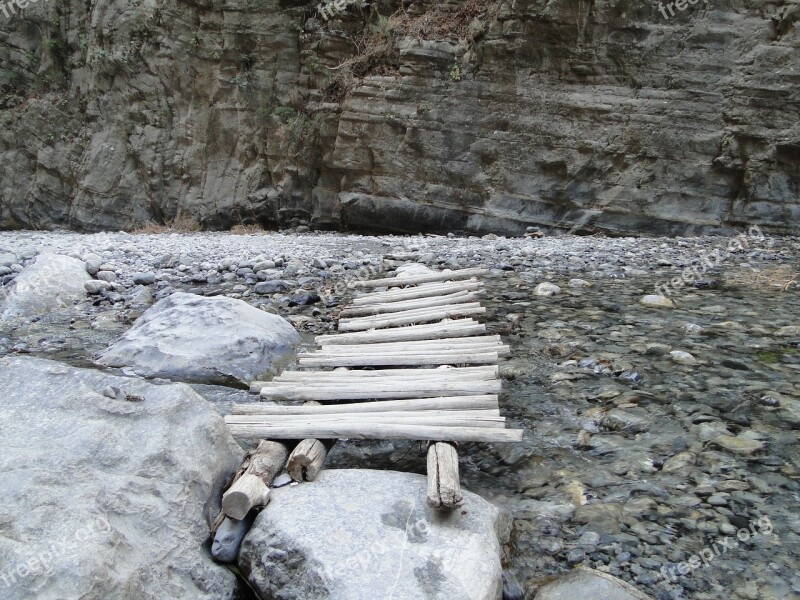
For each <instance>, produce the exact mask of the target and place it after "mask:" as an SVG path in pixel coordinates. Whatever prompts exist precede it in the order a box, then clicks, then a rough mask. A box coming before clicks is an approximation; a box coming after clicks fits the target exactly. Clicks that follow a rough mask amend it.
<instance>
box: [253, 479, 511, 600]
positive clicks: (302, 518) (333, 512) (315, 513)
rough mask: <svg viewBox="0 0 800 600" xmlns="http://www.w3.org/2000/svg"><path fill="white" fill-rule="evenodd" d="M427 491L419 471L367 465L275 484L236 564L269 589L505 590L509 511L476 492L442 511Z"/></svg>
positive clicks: (463, 594) (333, 599)
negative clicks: (279, 485)
mask: <svg viewBox="0 0 800 600" xmlns="http://www.w3.org/2000/svg"><path fill="white" fill-rule="evenodd" d="M425 493H426V479H425V477H424V476H422V475H416V474H412V473H398V472H395V471H375V470H361V469H344V470H327V471H323V472H321V473H320V475H319V476H318V477H317V479H315V480H314V481H313V482H312V483H304V484H302V485H299V486H292V487H286V488H280V489H275V490H272V492H271V496H272V500H271V502H270V504H269V505H268V506H267V507H266V508H265V509H264V511H262V512H261V514H260V515H259V516H258V518H257V519H256V521H255V524H254V525H253V528H252V529H251V530H250V532H249V533H248V534H247V537H246V538H245V540H244V543H243V545H242V549H241V552H240V554H239V566H240V568H241V569H242V571H243V573H244V574H245V575H246V576H247V577H248V579H249V581H250V584H251V585H252V586H253V587H254V588H255V589H256V590H258V591H259V593H260V595H261V596H262V597H263V598H280V599H281V600H322V599H329V600H374V599H375V598H397V599H401V598H402V599H403V600H416V599H420V600H422V599H425V600H433V599H436V600H499V598H500V596H501V593H502V574H501V567H500V545H501V540H502V541H504V538H505V537H506V535H507V533H506V532H507V525H508V520H507V519H506V518H505V516H504V515H503V514H502V513H501V512H500V511H499V510H498V509H497V508H496V507H495V506H493V505H492V504H490V503H489V502H487V501H486V500H484V499H482V498H481V497H480V496H477V495H475V494H472V493H470V492H464V496H465V503H464V507H463V509H460V510H457V511H455V512H453V513H450V514H442V513H438V512H436V511H433V510H432V509H430V508H429V507H428V505H427V502H426V497H425Z"/></svg>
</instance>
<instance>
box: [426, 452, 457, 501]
mask: <svg viewBox="0 0 800 600" xmlns="http://www.w3.org/2000/svg"><path fill="white" fill-rule="evenodd" d="M463 503H464V496H463V495H462V494H461V483H460V481H459V476H458V450H457V445H456V444H455V443H453V442H431V443H430V444H428V506H430V507H431V508H435V509H438V510H453V509H455V508H457V507H459V506H461V505H462V504H463Z"/></svg>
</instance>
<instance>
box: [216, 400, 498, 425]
mask: <svg viewBox="0 0 800 600" xmlns="http://www.w3.org/2000/svg"><path fill="white" fill-rule="evenodd" d="M373 404H379V403H377V402H375V403H373ZM401 419H429V420H435V419H439V421H438V422H439V423H441V424H442V425H447V424H449V423H450V421H451V420H452V419H457V420H460V419H474V420H476V421H491V422H493V423H504V422H505V418H504V417H501V416H500V411H499V410H496V409H489V410H467V409H465V410H419V411H416V410H415V411H410V410H400V411H385V412H369V411H366V412H357V411H353V412H348V413H329V414H324V413H322V414H309V413H301V414H295V413H290V414H283V415H226V416H225V422H226V423H236V424H240V425H241V424H246V423H253V424H261V423H266V424H272V423H290V422H298V421H307V422H310V423H318V422H319V423H322V422H334V421H335V422H340V421H341V422H346V421H348V420H350V421H353V422H361V421H377V422H385V423H391V422H395V421H398V420H401Z"/></svg>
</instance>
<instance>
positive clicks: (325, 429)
mask: <svg viewBox="0 0 800 600" xmlns="http://www.w3.org/2000/svg"><path fill="white" fill-rule="evenodd" d="M229 428H230V431H231V433H232V434H233V435H234V436H236V437H238V438H244V439H252V438H263V437H265V436H269V437H271V438H273V439H288V440H296V439H303V438H307V437H313V438H351V439H362V440H429V441H447V442H497V443H505V442H519V441H521V440H522V430H521V429H496V428H491V427H441V426H427V425H387V424H384V423H353V424H342V425H333V426H330V425H317V424H314V423H310V424H307V425H282V426H281V427H265V426H261V425H229Z"/></svg>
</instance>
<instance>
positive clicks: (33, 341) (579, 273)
mask: <svg viewBox="0 0 800 600" xmlns="http://www.w3.org/2000/svg"><path fill="white" fill-rule="evenodd" d="M790 258H791V260H795V261H796V254H791V253H790ZM495 260H496V261H497V262H496V263H495V264H496V265H497V266H499V267H500V269H496V270H494V271H493V272H492V275H491V276H490V277H488V278H487V279H486V283H487V293H486V297H485V301H484V304H485V305H486V306H487V307H488V313H487V314H486V315H485V317H486V318H485V319H484V320H485V322H486V323H487V324H488V326H489V329H490V331H492V332H497V333H501V334H502V335H503V336H504V338H505V340H506V341H507V343H509V344H510V345H511V350H512V352H511V355H510V356H509V357H507V358H506V359H504V360H502V361H501V375H502V376H503V379H504V385H503V392H502V395H501V411H502V413H503V414H504V415H505V416H507V417H508V418H509V426H514V427H521V428H524V430H525V436H524V441H523V443H521V444H513V445H501V444H497V445H486V444H464V445H462V446H461V447H460V450H459V453H460V456H461V469H462V473H461V478H462V484H463V486H464V487H465V488H466V489H468V490H471V491H474V492H476V493H479V494H480V495H482V496H484V497H486V498H488V499H490V500H492V501H493V502H495V503H496V504H497V505H499V506H501V507H502V508H504V509H505V510H507V511H508V512H509V514H510V515H511V516H512V518H513V526H512V537H511V543H510V545H509V547H508V552H507V554H506V556H505V557H504V560H505V564H506V567H507V568H508V569H509V570H510V571H512V572H513V573H514V574H515V575H516V576H517V578H518V579H519V580H520V582H521V583H522V584H523V587H525V588H526V589H527V590H528V591H533V590H535V588H536V586H537V585H538V584H540V583H542V582H543V581H546V580H547V578H548V577H549V576H553V575H557V574H559V573H562V572H564V571H566V570H568V569H569V568H571V567H573V566H575V565H578V564H585V565H588V566H591V567H594V568H598V569H601V570H604V571H607V572H609V573H612V574H613V575H616V576H618V577H620V578H622V579H624V580H627V581H629V582H631V583H633V584H634V585H636V586H637V587H638V588H640V589H641V590H643V591H645V592H647V593H649V594H651V595H652V596H653V597H655V598H658V599H659V600H668V599H673V598H674V599H679V598H692V599H698V600H705V599H718V598H733V599H740V598H741V599H770V600H771V599H788V598H800V575H798V573H800V569H799V568H798V567H800V537H798V536H800V516H799V515H800V511H798V509H797V507H798V500H800V483H799V482H798V479H799V475H800V447H799V446H798V428H800V329H796V327H797V326H798V325H800V297H798V294H797V291H796V290H797V288H796V287H791V286H790V287H789V288H788V289H787V290H783V289H782V288H781V287H780V286H777V285H772V284H771V283H770V282H768V281H761V280H760V279H757V278H756V277H755V276H752V277H750V276H744V277H742V276H741V271H740V270H738V271H737V269H738V267H739V266H740V265H739V264H737V265H731V266H730V268H728V267H723V268H721V269H719V270H718V271H716V272H714V273H713V274H712V275H713V278H710V279H709V280H708V281H704V282H703V283H702V285H700V286H698V287H693V286H690V287H686V288H683V289H681V290H674V294H673V296H672V297H673V299H674V301H675V303H676V308H674V309H658V308H649V307H645V306H642V305H641V304H640V303H639V300H640V299H641V298H642V296H643V295H645V294H651V293H653V289H654V285H655V284H657V283H659V282H661V281H663V280H664V278H668V277H670V276H674V275H675V272H676V271H675V269H674V268H671V267H667V266H665V267H664V268H654V269H651V270H650V272H648V273H641V272H639V273H637V274H636V276H628V274H626V273H625V271H624V269H612V270H605V271H602V272H599V271H596V270H592V269H589V268H584V269H571V268H569V264H570V263H569V261H564V262H563V263H562V262H561V261H559V260H558V259H554V260H553V261H548V262H547V265H548V266H547V267H546V268H544V269H541V270H539V269H528V268H525V266H524V265H523V266H522V267H521V266H520V265H515V264H501V263H502V262H503V257H502V256H500V257H496V259H495ZM782 260H783V262H786V260H787V257H786V256H784V257H782ZM512 263H513V261H512ZM734 266H735V267H736V268H734ZM501 269H502V270H501ZM573 277H581V278H582V279H583V281H584V282H585V283H587V284H588V285H589V287H583V286H582V284H580V285H581V287H576V286H578V285H579V284H578V283H577V282H573V285H570V280H571V279H572V278H573ZM544 280H547V281H550V282H552V283H555V284H557V285H559V286H560V287H561V293H560V294H558V295H555V296H552V297H543V296H538V295H536V294H535V292H534V289H535V287H536V285H537V284H538V283H540V282H541V281H544ZM341 300H342V302H346V298H342V299H341ZM332 308H334V309H335V307H332ZM292 312H293V314H304V315H306V316H308V318H309V321H311V320H312V319H317V318H319V316H320V311H319V310H318V309H316V310H315V309H314V308H313V307H300V308H295V309H292ZM138 314H139V313H137V311H128V312H124V313H120V312H119V311H112V310H110V309H109V307H108V306H104V305H98V306H96V307H89V308H86V314H83V315H82V316H79V317H77V318H76V317H75V316H74V315H73V316H71V317H69V318H66V317H64V316H62V315H51V316H48V317H46V318H43V319H41V320H39V321H38V322H36V323H33V324H28V325H26V326H25V327H24V328H11V329H5V330H4V331H3V335H4V336H6V337H7V338H8V344H7V346H6V348H5V350H4V351H5V352H25V353H31V354H36V355H40V356H44V357H47V358H51V359H56V360H64V361H66V362H70V363H72V364H75V365H78V366H91V357H92V356H93V355H94V354H95V353H97V352H98V351H99V350H101V349H102V348H104V347H105V346H106V345H107V344H108V343H109V342H110V341H111V340H113V339H114V338H115V337H116V336H117V335H119V334H120V333H121V332H122V331H124V330H125V329H126V328H127V327H129V326H130V324H131V323H132V321H133V320H134V319H135V318H136V317H137V316H138ZM322 314H323V315H329V314H331V311H330V310H328V309H322ZM65 319H66V320H65ZM792 327H795V329H791V328H792ZM312 339H313V336H312V335H311V334H307V335H306V337H305V339H304V343H305V344H310V343H311V342H312ZM676 350H677V351H682V352H686V353H690V354H691V355H692V357H693V358H692V357H689V358H686V357H685V356H684V355H679V356H678V357H673V355H671V354H670V352H673V351H676ZM676 358H677V359H678V360H676ZM686 363H693V364H686ZM195 389H197V390H198V391H199V392H200V393H201V394H203V395H204V396H205V397H206V398H208V399H209V400H210V401H211V402H213V403H214V404H215V405H216V406H217V407H218V408H219V410H220V412H222V413H226V412H228V411H229V410H230V406H231V404H232V403H233V402H241V401H252V399H253V397H252V396H249V395H248V394H247V393H246V392H244V391H241V390H231V389H229V388H220V387H218V386H195ZM365 466H369V467H371V468H391V469H399V470H405V471H414V472H419V473H424V472H425V460H424V446H423V445H422V444H420V443H401V442H394V443H392V442H363V441H352V440H351V441H341V442H339V443H338V444H337V445H336V446H335V447H334V450H333V451H332V452H331V455H330V457H329V462H328V465H327V467H328V468H343V467H365ZM465 509H467V510H468V506H467V507H465ZM748 532H749V533H748ZM723 540H724V541H723ZM695 555H696V556H698V557H700V558H701V559H702V560H700V564H699V565H698V566H695V565H692V564H691V563H690V561H691V559H692V557H693V556H695ZM684 564H688V565H690V566H691V568H689V569H685V568H684V569H682V568H681V566H682V565H684ZM682 571H686V572H682Z"/></svg>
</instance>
